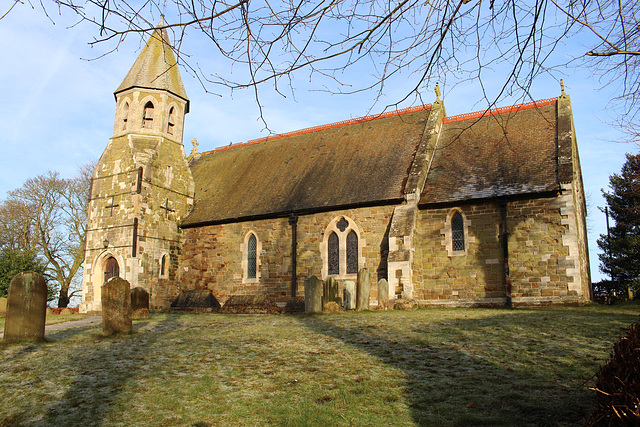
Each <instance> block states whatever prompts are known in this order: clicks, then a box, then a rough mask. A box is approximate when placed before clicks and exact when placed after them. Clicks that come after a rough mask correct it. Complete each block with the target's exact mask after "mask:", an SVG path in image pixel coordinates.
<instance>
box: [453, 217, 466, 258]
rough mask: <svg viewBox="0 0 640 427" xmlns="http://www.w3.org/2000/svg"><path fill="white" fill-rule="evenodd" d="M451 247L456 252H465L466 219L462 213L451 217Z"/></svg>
mask: <svg viewBox="0 0 640 427" xmlns="http://www.w3.org/2000/svg"><path fill="white" fill-rule="evenodd" d="M451 246H452V247H453V250H454V251H464V219H463V218H462V214H460V212H456V213H454V214H453V216H452V217H451Z"/></svg>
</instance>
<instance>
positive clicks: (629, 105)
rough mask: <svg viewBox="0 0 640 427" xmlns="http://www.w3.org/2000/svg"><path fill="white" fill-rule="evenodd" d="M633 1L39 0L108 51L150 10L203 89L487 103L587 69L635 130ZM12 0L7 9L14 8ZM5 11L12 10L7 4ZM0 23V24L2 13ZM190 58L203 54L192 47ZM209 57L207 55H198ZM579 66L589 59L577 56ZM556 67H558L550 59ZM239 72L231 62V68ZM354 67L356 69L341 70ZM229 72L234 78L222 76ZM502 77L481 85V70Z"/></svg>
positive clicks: (143, 25)
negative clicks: (444, 91) (430, 93)
mask: <svg viewBox="0 0 640 427" xmlns="http://www.w3.org/2000/svg"><path fill="white" fill-rule="evenodd" d="M14 1H15V2H16V3H17V2H18V1H19V0H14ZM639 2H640V0H619V1H617V2H611V1H603V0H565V1H559V0H532V1H529V2H523V1H518V0H504V1H495V0H488V1H482V0H427V1H425V0H398V1H395V2H381V1H376V0H350V1H345V0H311V1H295V0H279V1H277V2H273V1H271V0H231V1H227V0H222V1H218V0H216V1H205V0H173V1H171V2H167V1H165V0H162V1H160V0H147V1H145V2H142V3H132V2H128V1H125V0H111V1H108V2H104V1H100V0H86V1H85V0H83V1H81V2H80V1H78V0H43V1H42V2H41V3H40V4H41V5H42V7H43V9H44V10H45V13H49V12H48V9H53V7H56V8H58V9H60V10H62V9H67V10H71V11H72V12H73V13H75V14H77V16H78V18H79V19H80V20H82V21H88V22H91V23H93V24H95V25H96V26H97V29H98V34H99V35H98V36H97V37H96V39H95V40H94V41H92V42H91V43H92V44H93V45H103V46H104V47H105V48H104V52H106V53H108V52H110V51H113V50H115V49H116V48H117V47H118V46H119V44H120V43H121V42H122V41H123V40H124V38H125V37H127V36H128V35H130V34H141V33H149V32H151V31H153V30H154V29H155V24H157V22H159V18H160V15H161V14H163V15H165V16H166V22H167V23H166V24H164V25H162V26H163V27H166V28H168V29H171V30H173V36H174V39H173V40H172V42H173V46H174V49H175V51H176V54H177V57H178V59H179V62H180V63H181V64H182V65H183V66H184V67H186V69H187V70H189V71H190V72H192V73H193V74H194V75H195V76H197V77H198V78H199V80H200V82H201V83H202V85H203V86H204V87H205V89H207V90H209V91H213V92H215V91H219V90H220V88H221V87H227V88H230V89H231V90H235V89H242V88H250V89H251V90H253V91H254V92H255V97H256V100H257V102H258V105H260V97H259V90H260V89H259V88H261V87H262V86H264V85H269V86H271V87H272V88H273V89H275V90H276V91H277V92H278V93H281V94H282V95H283V96H285V95H288V94H293V93H294V89H295V88H294V86H295V85H294V83H293V79H294V77H295V76H299V75H302V76H305V77H306V78H307V79H314V86H315V87H318V88H323V89H324V90H327V91H329V92H331V93H340V94H351V93H355V92H361V91H372V93H373V104H374V105H375V103H376V102H382V99H381V95H382V94H383V93H384V92H385V88H386V85H387V84H388V83H390V82H391V81H393V80H394V79H401V80H400V81H401V82H403V84H404V85H406V87H407V90H406V92H405V97H404V98H403V99H397V100H395V101H394V102H392V103H391V104H392V105H388V106H387V107H393V106H394V105H397V104H398V103H400V102H403V101H404V100H405V99H406V98H408V97H412V96H414V97H417V98H418V99H419V98H420V96H421V93H422V92H423V91H424V90H425V89H426V88H432V87H433V85H434V83H435V82H437V81H439V82H440V83H441V84H443V85H445V84H446V83H447V81H448V82H450V84H449V88H450V89H451V87H452V86H455V84H456V83H459V82H468V81H473V82H476V83H477V84H479V85H481V86H482V89H483V93H484V98H485V100H486V101H487V107H490V106H492V105H493V104H495V103H496V102H498V101H499V100H501V99H502V98H504V97H505V96H514V95H515V96H518V97H520V98H528V90H529V88H530V86H531V83H532V81H533V80H534V79H535V78H536V77H537V76H539V75H540V74H542V73H552V74H553V75H554V76H558V74H556V73H554V70H555V71H559V70H561V69H564V68H556V67H560V66H562V67H564V66H565V65H567V62H574V64H575V65H578V66H591V67H593V69H594V71H596V72H598V73H599V75H600V76H601V78H602V80H601V82H602V84H604V85H606V84H611V83H613V84H617V83H619V84H620V91H619V98H618V99H617V101H620V102H622V105H621V106H622V110H621V111H622V114H621V119H622V121H623V122H625V123H628V124H631V125H633V123H635V121H634V119H635V118H636V117H637V114H638V111H639V110H638V102H637V101H638V96H639V95H638V93H640V91H638V89H639V87H638V84H639V83H638V82H639V78H638V77H639V73H640V71H639V69H638V58H639V57H640V48H639V47H638V34H639V32H640V31H639V28H640V27H639V23H638V3H639ZM14 4H15V3H14ZM11 7H13V6H10V8H11ZM0 19H1V18H0ZM195 32H197V33H199V34H201V35H204V36H205V37H207V38H208V39H209V40H210V42H211V47H212V48H213V49H215V51H217V52H218V54H220V55H221V56H222V57H223V58H226V59H227V60H228V62H229V63H230V64H231V65H232V67H226V68H227V69H228V70H230V71H229V72H228V73H219V72H212V71H211V70H206V69H201V68H200V66H199V62H198V60H197V58H198V55H191V52H189V48H188V44H189V43H188V37H187V35H189V36H192V35H193V34H194V33H195ZM571 37H580V40H582V41H586V42H587V43H589V42H590V43H592V46H590V47H587V48H586V49H585V51H584V52H583V53H582V54H581V55H579V57H578V58H576V59H578V60H579V61H577V62H575V61H572V60H571V59H563V60H562V61H560V62H559V63H558V62H557V61H556V59H557V58H555V59H554V53H558V51H559V50H560V51H561V50H562V48H563V46H564V43H565V41H568V40H570V39H571ZM200 55H202V53H201V52H200ZM206 55H207V56H210V55H211V53H210V52H207V53H206ZM582 60H587V61H582ZM554 61H556V62H554ZM238 66H240V67H238ZM345 69H352V70H355V71H356V72H354V73H344V70H345ZM232 71H233V72H232ZM496 72H498V75H499V76H500V77H499V78H501V82H502V83H501V85H499V87H498V88H489V87H487V84H486V83H487V81H488V79H486V78H484V77H486V76H487V74H490V75H491V76H492V79H494V80H495V78H496V76H495V73H496Z"/></svg>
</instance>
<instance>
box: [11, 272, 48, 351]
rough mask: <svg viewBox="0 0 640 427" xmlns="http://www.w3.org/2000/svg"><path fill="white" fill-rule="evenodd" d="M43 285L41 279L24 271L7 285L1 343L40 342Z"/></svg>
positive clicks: (44, 297) (44, 306)
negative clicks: (7, 292)
mask: <svg viewBox="0 0 640 427" xmlns="http://www.w3.org/2000/svg"><path fill="white" fill-rule="evenodd" d="M46 313H47V285H46V284H45V281H44V277H42V275H40V274H38V273H34V272H31V271H27V272H24V273H20V274H18V275H17V276H16V277H14V278H13V280H11V283H9V297H8V298H7V314H6V317H7V318H6V320H5V324H4V341H5V342H11V341H19V340H44V324H45V320H46Z"/></svg>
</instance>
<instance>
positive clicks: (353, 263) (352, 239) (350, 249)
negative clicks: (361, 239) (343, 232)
mask: <svg viewBox="0 0 640 427" xmlns="http://www.w3.org/2000/svg"><path fill="white" fill-rule="evenodd" d="M347 274H358V235H357V234H356V232H355V231H353V230H351V231H350V232H349V234H347Z"/></svg>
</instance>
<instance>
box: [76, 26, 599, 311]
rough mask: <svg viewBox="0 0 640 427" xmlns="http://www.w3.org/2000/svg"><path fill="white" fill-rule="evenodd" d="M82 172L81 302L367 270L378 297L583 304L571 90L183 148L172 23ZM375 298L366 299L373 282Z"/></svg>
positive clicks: (274, 288)
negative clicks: (110, 283)
mask: <svg viewBox="0 0 640 427" xmlns="http://www.w3.org/2000/svg"><path fill="white" fill-rule="evenodd" d="M115 98H116V114H115V123H114V127H113V136H112V137H111V138H110V140H109V142H108V144H107V146H106V148H105V151H104V153H103V154H102V157H101V158H100V160H99V162H98V165H97V168H96V170H95V172H94V174H93V178H92V185H91V198H90V202H89V211H88V213H89V220H88V224H87V237H86V243H85V259H84V276H83V282H82V286H83V288H82V303H81V306H80V309H81V311H82V312H93V311H100V310H101V294H100V288H101V286H102V285H103V284H104V282H105V281H106V280H108V279H109V278H111V277H114V276H119V277H122V278H124V279H126V280H127V281H129V283H130V284H131V287H132V288H133V287H143V288H144V289H146V290H147V291H148V292H149V294H150V299H151V308H153V309H163V308H168V307H169V305H170V304H171V302H172V300H173V299H174V298H176V296H177V295H178V294H179V293H180V292H181V291H184V290H196V289H197V290H210V291H211V292H212V293H213V295H214V296H215V297H216V298H217V299H218V300H219V301H220V302H221V303H222V304H224V302H225V301H226V300H227V299H228V298H229V297H231V296H236V295H260V296H268V297H269V298H270V299H271V300H272V301H274V302H276V303H278V304H279V305H284V304H285V303H286V302H287V301H288V300H289V299H290V298H292V297H294V296H304V279H305V278H306V277H308V276H309V275H315V276H316V277H318V278H320V279H322V280H325V279H327V278H329V277H334V278H335V279H336V280H337V281H338V283H339V286H341V287H342V286H343V285H342V284H343V283H344V281H346V280H354V281H355V279H356V276H357V273H358V271H360V270H361V269H363V268H366V269H368V271H369V274H370V280H371V282H372V283H375V282H377V281H378V280H380V279H386V280H387V281H388V283H389V287H388V289H389V295H388V298H389V300H390V301H398V300H400V301H414V302H416V303H417V304H420V305H433V306H438V305H446V306H463V307H464V306H466V307H472V306H535V305H550V304H555V305H566V304H580V303H584V302H587V301H589V300H590V299H591V285H590V277H589V259H588V252H587V236H586V224H585V215H586V205H585V197H584V190H583V184H582V176H581V171H580V162H579V158H578V148H577V142H576V137H575V129H574V125H573V118H572V111H571V101H570V97H569V95H567V94H565V93H564V90H562V93H561V94H560V96H558V97H556V98H550V99H545V100H541V101H535V102H531V103H527V104H521V105H514V106H508V107H502V108H497V109H493V110H488V111H480V112H476V113H467V114H462V115H455V116H447V114H446V111H445V106H444V102H443V101H442V100H441V99H440V96H439V93H438V91H437V90H436V99H435V101H434V102H433V103H432V104H427V105H420V106H417V107H413V108H407V109H404V110H394V111H389V112H385V113H383V114H379V115H372V116H367V117H362V118H358V119H351V120H347V121H344V122H339V123H332V124H327V125H322V126H317V127H313V128H308V129H302V130H299V131H295V132H289V133H286V134H278V135H271V136H268V137H265V138H260V139H257V140H252V141H248V142H246V143H240V144H235V145H230V146H225V147H221V148H218V149H215V150H212V151H207V152H202V153H201V152H199V151H198V148H197V146H198V144H197V141H195V140H194V141H193V148H192V149H191V151H190V153H189V155H188V156H187V153H186V151H185V147H184V143H183V140H182V136H183V124H184V117H185V115H186V114H187V113H188V112H189V109H190V103H189V98H188V97H187V94H186V92H185V90H184V86H183V84H182V79H181V77H180V73H179V70H178V67H177V64H176V60H175V56H174V54H173V52H172V49H171V47H170V45H169V44H168V37H167V33H166V30H157V31H156V32H155V33H154V34H153V35H152V36H151V37H150V38H149V40H148V42H147V44H146V45H145V47H144V48H143V50H142V51H141V53H140V55H139V57H138V58H137V60H136V61H135V63H134V64H133V66H132V68H131V69H130V71H129V73H128V74H127V75H126V77H125V78H124V80H123V82H122V84H121V85H120V86H119V87H118V88H117V90H116V91H115ZM371 288H372V293H371V298H370V301H371V306H372V307H375V306H376V304H377V300H378V297H380V296H379V295H377V289H376V286H372V287H371Z"/></svg>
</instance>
